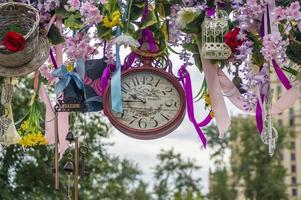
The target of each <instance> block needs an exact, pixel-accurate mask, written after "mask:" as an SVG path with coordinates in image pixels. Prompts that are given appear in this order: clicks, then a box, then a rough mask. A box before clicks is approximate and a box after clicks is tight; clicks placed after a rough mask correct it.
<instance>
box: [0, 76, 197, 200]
mask: <svg viewBox="0 0 301 200" xmlns="http://www.w3.org/2000/svg"><path fill="white" fill-rule="evenodd" d="M32 86H33V81H32V79H24V80H22V81H21V83H20V84H19V88H18V89H17V90H16V92H15V95H14V101H13V108H14V114H15V119H21V118H23V117H24V115H25V114H26V113H28V108H29V102H30V98H31V96H32V90H30V88H32ZM16 121H17V120H16ZM71 124H73V126H72V128H71V129H72V130H73V131H74V133H76V134H80V135H81V137H80V138H81V139H80V141H81V142H80V144H86V145H88V148H89V151H88V154H87V157H86V164H85V166H86V169H88V171H89V175H87V176H84V177H81V176H80V177H79V199H83V200H99V199H105V200H157V199H164V200H168V199H172V200H199V199H202V195H201V186H200V180H201V179H200V178H195V177H196V176H195V172H196V171H197V170H198V169H199V166H196V165H195V164H194V162H193V161H192V160H184V159H183V158H182V157H181V155H180V154H176V153H174V152H173V151H172V150H170V151H166V152H165V151H162V152H161V153H160V155H158V158H159V163H158V165H156V166H155V169H154V180H153V182H154V188H152V186H151V185H148V184H147V183H146V182H145V181H144V180H143V179H142V177H141V175H142V171H141V170H140V169H139V167H138V166H137V164H135V163H134V162H132V161H130V160H127V159H122V158H120V157H118V156H116V155H112V154H110V153H109V150H108V147H109V146H110V145H113V144H111V143H108V142H104V141H103V139H105V138H107V137H109V136H110V131H108V130H110V127H108V125H106V123H105V122H104V121H103V120H102V118H101V117H100V116H99V115H96V114H86V115H85V114H72V117H71ZM17 128H18V127H17ZM70 151H71V152H73V149H70ZM53 155H54V154H53V146H40V147H34V148H26V149H24V148H22V147H21V146H19V145H14V146H9V147H6V148H4V147H2V148H1V150H0V191H1V192H0V199H1V200H12V199H13V200H27V199H28V200H62V199H66V198H67V197H66V191H67V174H66V172H64V171H63V166H64V164H65V163H66V156H64V157H63V159H62V160H61V161H60V166H59V167H60V169H59V174H60V189H59V190H57V191H56V190H54V187H53V184H54V177H53V162H54V160H53ZM80 167H81V163H80ZM71 187H72V186H71ZM71 189H72V188H71ZM167 197H168V198H167Z"/></svg>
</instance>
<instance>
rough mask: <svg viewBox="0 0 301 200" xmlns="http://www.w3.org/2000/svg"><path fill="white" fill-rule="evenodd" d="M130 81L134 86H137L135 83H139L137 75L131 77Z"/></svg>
mask: <svg viewBox="0 0 301 200" xmlns="http://www.w3.org/2000/svg"><path fill="white" fill-rule="evenodd" d="M132 82H133V85H134V86H137V85H139V84H140V82H139V80H138V77H137V76H135V77H134V78H132Z"/></svg>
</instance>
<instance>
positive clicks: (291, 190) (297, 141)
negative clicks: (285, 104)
mask: <svg viewBox="0 0 301 200" xmlns="http://www.w3.org/2000/svg"><path fill="white" fill-rule="evenodd" d="M273 88H275V91H274V97H275V98H279V97H280V96H281V94H283V93H284V92H285V88H284V87H283V86H281V85H279V81H276V79H275V81H273ZM274 123H278V125H282V126H285V127H289V131H288V133H287V137H286V138H287V142H288V144H289V145H288V148H287V149H283V150H282V152H281V160H282V164H283V166H284V167H285V168H286V170H287V176H286V178H285V183H286V185H287V193H288V194H289V196H290V199H292V200H294V199H298V200H300V199H301V100H298V101H297V102H296V103H295V104H294V106H293V107H291V108H289V109H288V110H285V111H284V112H283V113H281V114H280V115H277V116H274Z"/></svg>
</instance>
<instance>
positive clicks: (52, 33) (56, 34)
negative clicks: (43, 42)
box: [47, 25, 65, 45]
mask: <svg viewBox="0 0 301 200" xmlns="http://www.w3.org/2000/svg"><path fill="white" fill-rule="evenodd" d="M47 37H48V39H49V41H50V42H51V44H53V45H57V44H61V43H63V42H64V41H65V40H64V38H63V37H62V35H61V33H60V30H59V29H58V27H56V26H55V25H52V26H51V28H50V30H49V32H48V35H47Z"/></svg>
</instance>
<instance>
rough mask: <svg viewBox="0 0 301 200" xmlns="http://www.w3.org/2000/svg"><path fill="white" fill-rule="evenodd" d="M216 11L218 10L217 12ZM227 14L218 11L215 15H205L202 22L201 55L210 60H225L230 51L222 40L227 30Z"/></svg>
mask: <svg viewBox="0 0 301 200" xmlns="http://www.w3.org/2000/svg"><path fill="white" fill-rule="evenodd" d="M217 13H218V12H217ZM228 30H229V27H228V15H227V14H226V13H225V12H221V11H220V12H219V14H217V16H216V17H213V18H209V17H205V19H204V22H203V23H202V56H203V57H204V58H205V59H210V60H226V59H228V58H229V57H230V55H231V53H232V51H231V49H230V47H229V46H228V45H227V44H226V43H225V42H224V36H225V34H226V33H227V32H228Z"/></svg>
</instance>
